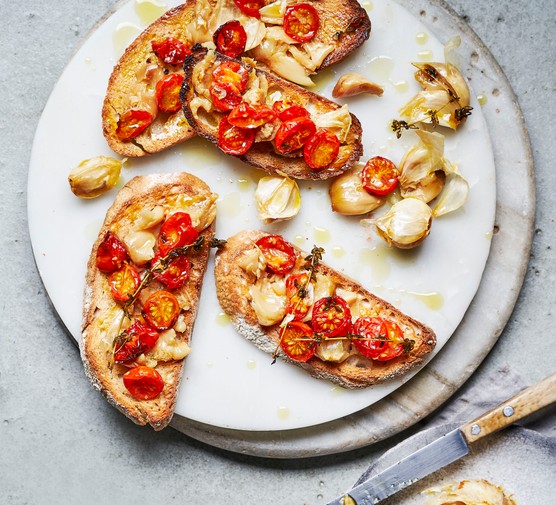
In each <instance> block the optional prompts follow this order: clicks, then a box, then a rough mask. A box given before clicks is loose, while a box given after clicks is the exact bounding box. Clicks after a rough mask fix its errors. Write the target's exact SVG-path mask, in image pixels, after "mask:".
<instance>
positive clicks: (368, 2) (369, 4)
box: [361, 0, 375, 12]
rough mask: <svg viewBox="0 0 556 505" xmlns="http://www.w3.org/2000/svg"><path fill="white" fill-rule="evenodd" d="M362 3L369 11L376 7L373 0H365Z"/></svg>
mask: <svg viewBox="0 0 556 505" xmlns="http://www.w3.org/2000/svg"><path fill="white" fill-rule="evenodd" d="M361 5H362V6H363V9H365V10H366V11H369V12H370V11H372V10H373V9H374V7H375V6H374V4H373V2H372V0H363V2H361Z"/></svg>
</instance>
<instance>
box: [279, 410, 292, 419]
mask: <svg viewBox="0 0 556 505" xmlns="http://www.w3.org/2000/svg"><path fill="white" fill-rule="evenodd" d="M288 417H290V409H288V407H278V418H279V419H282V420H284V421H285V420H286V419H288Z"/></svg>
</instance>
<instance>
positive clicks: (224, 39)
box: [213, 19, 247, 58]
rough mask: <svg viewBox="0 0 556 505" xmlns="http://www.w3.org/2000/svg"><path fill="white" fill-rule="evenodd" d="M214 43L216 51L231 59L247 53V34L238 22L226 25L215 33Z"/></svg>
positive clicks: (230, 22) (233, 21)
mask: <svg viewBox="0 0 556 505" xmlns="http://www.w3.org/2000/svg"><path fill="white" fill-rule="evenodd" d="M213 42H214V45H215V46H216V50H217V51H218V52H219V53H222V54H224V55H226V56H229V57H230V58H237V57H238V56H239V55H240V54H241V53H243V51H245V44H246V43H247V34H246V32H245V28H243V26H241V23H240V22H239V21H237V20H235V19H234V20H232V21H228V22H226V23H224V24H223V25H221V26H220V27H218V29H217V30H216V31H215V32H214V35H213Z"/></svg>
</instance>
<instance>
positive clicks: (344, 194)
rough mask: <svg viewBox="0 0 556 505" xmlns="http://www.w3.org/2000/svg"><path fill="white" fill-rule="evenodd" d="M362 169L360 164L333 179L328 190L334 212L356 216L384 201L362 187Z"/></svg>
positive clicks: (375, 207) (369, 210) (371, 209)
mask: <svg viewBox="0 0 556 505" xmlns="http://www.w3.org/2000/svg"><path fill="white" fill-rule="evenodd" d="M362 170H363V166H360V167H357V168H355V169H353V170H349V171H347V172H345V173H343V174H342V175H340V176H338V177H336V179H334V181H333V182H332V184H331V185H330V189H329V191H328V194H329V195H330V203H331V205H332V210H333V211H334V212H337V213H338V214H344V215H346V216H358V215H361V214H367V213H368V212H371V211H373V210H375V209H377V208H378V207H380V206H381V205H382V204H383V203H384V202H385V201H386V199H385V198H380V197H378V196H376V195H371V194H370V193H368V192H367V191H366V190H365V188H363V184H362V182H361V171H362Z"/></svg>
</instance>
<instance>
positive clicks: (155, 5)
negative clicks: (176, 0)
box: [135, 0, 168, 25]
mask: <svg viewBox="0 0 556 505" xmlns="http://www.w3.org/2000/svg"><path fill="white" fill-rule="evenodd" d="M167 9H168V7H167V6H166V4H164V3H162V2H158V1H157V0H135V12H136V13H137V15H138V16H139V19H140V20H141V22H142V23H143V24H145V25H150V24H151V23H152V22H153V21H155V20H157V19H158V18H159V17H160V16H162V14H164V13H165V12H166V10H167Z"/></svg>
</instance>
